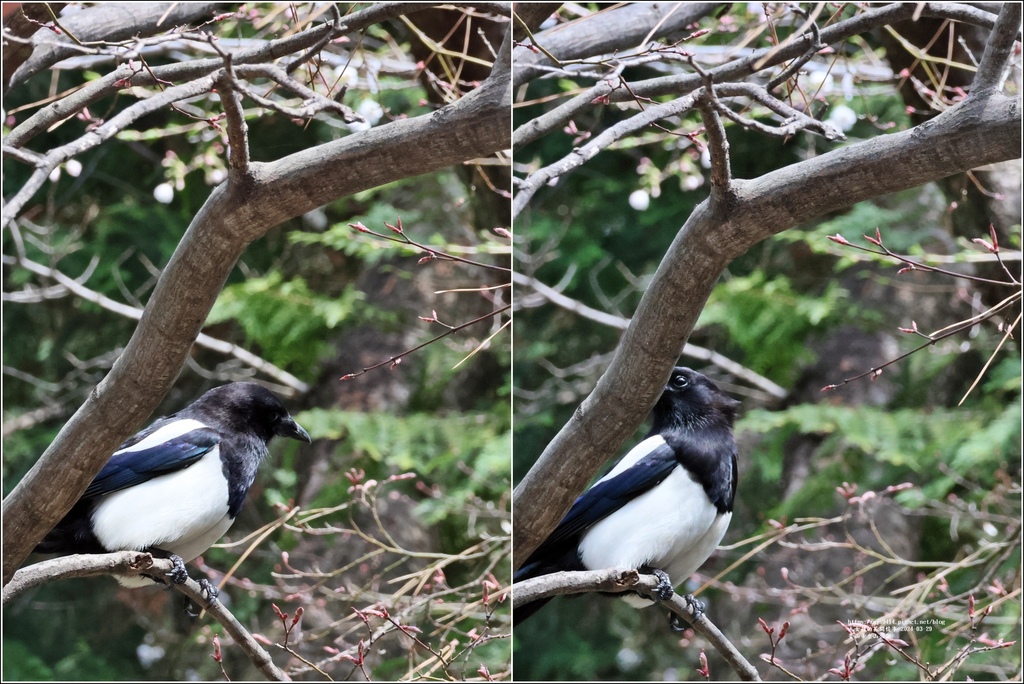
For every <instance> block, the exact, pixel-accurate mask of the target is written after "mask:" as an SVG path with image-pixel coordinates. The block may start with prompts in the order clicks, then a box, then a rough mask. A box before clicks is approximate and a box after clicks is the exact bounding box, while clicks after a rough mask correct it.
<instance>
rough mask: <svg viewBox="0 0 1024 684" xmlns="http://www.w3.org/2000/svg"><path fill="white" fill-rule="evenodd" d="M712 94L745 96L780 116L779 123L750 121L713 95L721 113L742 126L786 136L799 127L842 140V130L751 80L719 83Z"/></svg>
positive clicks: (797, 130)
mask: <svg viewBox="0 0 1024 684" xmlns="http://www.w3.org/2000/svg"><path fill="white" fill-rule="evenodd" d="M715 95H717V96H720V97H736V96H746V97H749V98H750V99H752V100H754V101H755V102H758V103H759V104H762V105H764V106H765V107H767V108H768V109H770V110H771V111H773V112H775V113H776V114H778V115H779V116H781V117H782V118H783V122H782V125H781V126H766V125H765V124H762V123H760V122H759V121H754V120H753V119H748V118H746V117H743V116H741V115H739V114H737V113H736V112H734V111H732V110H731V109H729V108H728V107H726V106H725V105H724V104H722V102H721V101H719V100H718V99H717V98H716V99H715V100H712V103H713V104H714V105H715V109H716V110H718V111H719V112H721V113H722V114H725V115H726V116H727V117H729V118H730V119H732V120H733V121H735V122H736V123H738V124H740V125H742V126H745V127H747V128H750V129H752V130H756V131H759V132H761V133H764V134H766V135H776V136H782V137H789V136H792V135H796V134H797V133H798V132H799V131H811V132H814V133H819V134H821V135H823V136H825V138H826V139H827V140H846V136H845V135H843V132H842V131H840V130H839V129H838V128H836V127H835V126H833V125H832V124H830V123H828V122H825V121H818V120H817V119H815V118H813V117H811V116H808V115H807V114H805V113H804V112H800V111H797V110H796V109H793V108H792V107H790V106H789V105H788V104H786V103H785V102H783V101H782V100H779V99H777V98H775V97H773V96H772V95H771V94H770V93H769V92H768V91H767V90H765V89H764V88H762V87H761V86H759V85H756V84H754V83H723V84H722V85H718V86H715Z"/></svg>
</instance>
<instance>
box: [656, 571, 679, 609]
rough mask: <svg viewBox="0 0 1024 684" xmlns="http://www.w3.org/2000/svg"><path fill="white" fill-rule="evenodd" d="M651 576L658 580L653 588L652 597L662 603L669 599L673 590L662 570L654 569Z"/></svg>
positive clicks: (666, 574) (670, 581)
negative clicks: (655, 597)
mask: <svg viewBox="0 0 1024 684" xmlns="http://www.w3.org/2000/svg"><path fill="white" fill-rule="evenodd" d="M651 574H652V575H654V576H655V577H657V578H658V586H656V587H655V588H654V595H655V596H657V597H658V598H659V599H661V600H662V601H666V600H668V599H669V598H671V596H672V594H674V593H675V590H674V589H673V588H672V580H671V578H669V576H668V573H667V572H665V571H664V570H658V569H654V570H652V571H651Z"/></svg>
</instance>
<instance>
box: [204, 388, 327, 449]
mask: <svg viewBox="0 0 1024 684" xmlns="http://www.w3.org/2000/svg"><path fill="white" fill-rule="evenodd" d="M189 410H201V411H202V412H203V413H204V414H205V415H208V416H211V417H213V418H215V419H216V420H217V421H218V422H221V423H223V424H226V425H229V426H231V427H232V428H234V429H236V430H239V431H242V432H244V431H252V432H254V433H256V434H257V435H258V436H259V437H260V438H261V439H263V441H264V442H269V441H270V439H271V438H272V437H273V436H274V435H280V436H282V437H290V438H292V439H297V440H301V441H303V442H310V441H312V440H310V438H309V433H307V432H306V431H305V430H303V429H302V427H301V426H300V425H299V424H298V423H296V422H295V419H293V418H292V417H291V416H290V415H289V414H288V410H287V409H285V407H284V405H283V404H281V400H280V399H278V398H277V396H276V395H275V394H274V393H273V392H271V391H270V390H268V389H267V388H266V387H263V386H262V385H257V384H256V383H254V382H232V383H230V384H228V385H223V386H221V387H215V388H214V389H212V390H210V391H209V392H207V393H206V394H204V395H203V396H201V397H199V399H197V400H196V402H195V403H194V404H192V406H190V407H189Z"/></svg>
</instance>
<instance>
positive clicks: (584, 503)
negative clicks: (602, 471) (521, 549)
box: [527, 444, 679, 563]
mask: <svg viewBox="0 0 1024 684" xmlns="http://www.w3.org/2000/svg"><path fill="white" fill-rule="evenodd" d="M678 465H679V461H678V460H677V458H676V452H675V450H674V449H673V448H672V447H670V446H669V445H668V444H661V445H659V446H658V447H656V448H655V449H654V450H652V451H651V452H650V453H648V454H647V455H646V456H644V457H643V458H641V459H640V460H638V461H637V462H636V463H634V464H633V465H632V466H630V467H629V468H626V469H625V470H624V471H622V472H621V473H619V474H618V475H616V476H615V477H611V478H608V479H607V480H603V481H601V482H598V483H597V484H596V485H594V486H593V487H591V488H590V489H588V490H587V491H586V492H584V493H583V495H582V496H580V498H578V499H576V503H574V504H573V505H572V508H571V509H569V512H568V513H567V514H566V516H565V518H563V519H562V522H560V523H559V524H558V527H556V528H555V531H554V532H552V533H551V536H549V537H548V538H547V539H546V540H545V541H544V543H543V544H541V546H540V547H539V548H538V549H537V551H536V552H535V553H534V556H536V557H543V556H546V555H548V553H549V552H551V551H553V550H556V549H559V548H560V547H561V546H562V545H564V544H565V543H567V542H570V541H571V542H573V543H575V541H576V537H577V536H578V535H579V534H580V533H582V532H584V531H586V530H587V528H589V527H590V526H591V525H594V524H595V523H597V522H599V521H600V520H603V519H604V518H606V517H608V516H609V515H611V514H612V513H614V512H615V511H617V510H619V509H620V508H622V507H623V506H625V505H626V504H628V503H629V502H630V501H632V500H633V499H635V498H636V497H638V496H640V495H641V494H643V493H644V492H646V491H648V490H650V489H653V488H654V487H656V486H657V485H658V484H660V483H661V482H663V481H664V480H665V478H666V477H668V476H669V474H670V473H671V472H672V470H673V469H674V468H675V467H676V466H678ZM531 558H532V557H531ZM527 562H528V563H529V561H527Z"/></svg>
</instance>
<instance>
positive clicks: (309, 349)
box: [207, 271, 362, 373]
mask: <svg viewBox="0 0 1024 684" xmlns="http://www.w3.org/2000/svg"><path fill="white" fill-rule="evenodd" d="M361 299H362V293H360V292H359V291H358V290H356V289H355V288H353V287H347V288H345V290H344V292H343V294H342V295H341V297H339V298H329V297H324V296H322V295H319V294H318V293H316V292H314V291H313V290H312V289H310V287H309V286H308V285H307V284H306V282H305V280H303V279H302V278H292V279H291V280H288V281H285V280H284V276H283V274H281V273H280V272H278V271H273V272H271V273H269V274H268V275H266V276H264V277H262V278H252V279H249V280H246V281H245V282H243V283H239V284H237V285H229V286H227V287H225V288H224V290H223V291H221V294H220V296H219V297H218V298H217V303H216V304H215V305H214V307H213V310H212V311H211V312H210V315H209V317H208V318H207V323H208V324H214V323H221V322H223V321H227V320H234V321H235V322H236V323H238V325H239V326H241V328H242V330H243V331H245V337H246V341H247V342H248V343H249V344H251V345H258V346H259V347H260V348H262V349H265V350H267V352H266V353H270V354H272V356H271V357H270V359H269V360H270V361H272V362H273V363H276V364H279V365H282V366H290V367H294V368H295V369H296V370H297V371H298V372H299V373H308V372H309V371H310V369H311V368H312V366H313V364H314V363H315V362H316V361H317V359H319V357H320V356H321V355H322V354H323V353H324V351H325V349H326V341H325V337H326V333H327V331H328V330H333V329H335V328H337V327H339V326H340V325H341V324H342V323H348V324H351V323H352V321H351V319H352V317H353V315H354V314H355V312H356V311H357V302H359V301H360V300H361Z"/></svg>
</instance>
